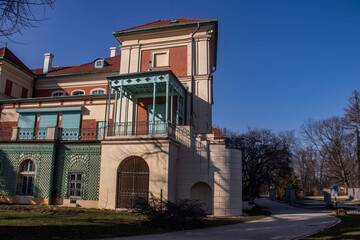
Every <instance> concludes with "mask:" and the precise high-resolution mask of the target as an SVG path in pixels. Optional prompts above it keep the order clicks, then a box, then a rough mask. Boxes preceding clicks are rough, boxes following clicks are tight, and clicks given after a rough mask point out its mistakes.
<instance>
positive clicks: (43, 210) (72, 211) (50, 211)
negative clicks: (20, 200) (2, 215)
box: [0, 205, 84, 215]
mask: <svg viewBox="0 0 360 240" xmlns="http://www.w3.org/2000/svg"><path fill="white" fill-rule="evenodd" d="M0 210H8V211H21V212H37V213H46V214H53V215H75V214H78V213H83V212H84V211H83V210H78V209H60V208H50V207H48V208H46V207H27V206H21V205H0Z"/></svg>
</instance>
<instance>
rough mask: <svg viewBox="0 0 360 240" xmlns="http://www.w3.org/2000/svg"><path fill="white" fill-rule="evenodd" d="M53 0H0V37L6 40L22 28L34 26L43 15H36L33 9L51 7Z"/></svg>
mask: <svg viewBox="0 0 360 240" xmlns="http://www.w3.org/2000/svg"><path fill="white" fill-rule="evenodd" d="M54 3H55V0H1V1H0V15H1V18H0V37H3V38H5V39H6V40H8V41H12V40H11V36H12V35H14V34H16V33H21V32H22V31H23V30H24V29H26V28H29V27H35V26H37V25H38V23H39V22H40V21H43V20H46V18H45V17H37V16H36V15H37V14H35V11H36V10H37V9H38V8H42V9H43V10H44V11H45V9H46V8H47V7H51V8H52V7H53V5H54Z"/></svg>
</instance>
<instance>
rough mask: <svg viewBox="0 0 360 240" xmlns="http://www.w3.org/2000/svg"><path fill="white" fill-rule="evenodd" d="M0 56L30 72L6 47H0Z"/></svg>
mask: <svg viewBox="0 0 360 240" xmlns="http://www.w3.org/2000/svg"><path fill="white" fill-rule="evenodd" d="M0 58H5V59H6V60H8V61H9V62H11V63H13V64H15V65H16V66H18V67H19V68H21V69H23V70H24V71H26V72H28V73H31V74H32V72H31V70H30V69H29V68H28V67H27V66H26V65H25V64H24V63H23V62H22V61H20V59H19V58H17V57H16V56H15V54H13V53H12V52H11V51H10V50H9V49H8V48H7V47H2V48H0Z"/></svg>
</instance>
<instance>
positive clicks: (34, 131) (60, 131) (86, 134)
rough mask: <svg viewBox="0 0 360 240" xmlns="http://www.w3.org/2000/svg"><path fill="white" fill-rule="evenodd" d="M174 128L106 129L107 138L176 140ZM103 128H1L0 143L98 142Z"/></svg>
mask: <svg viewBox="0 0 360 240" xmlns="http://www.w3.org/2000/svg"><path fill="white" fill-rule="evenodd" d="M181 129H182V128H181V126H176V125H173V124H170V123H166V122H163V121H158V122H121V123H115V124H111V126H109V127H108V129H107V130H108V134H107V136H108V137H112V138H113V137H119V138H120V139H121V138H123V137H129V136H132V137H136V136H152V137H155V136H162V137H164V136H165V137H171V138H173V139H176V138H177V137H178V136H179V133H180V131H181ZM104 132H105V127H100V128H59V127H54V126H51V127H47V128H19V127H13V128H3V129H0V141H100V140H103V139H104V135H105V134H104Z"/></svg>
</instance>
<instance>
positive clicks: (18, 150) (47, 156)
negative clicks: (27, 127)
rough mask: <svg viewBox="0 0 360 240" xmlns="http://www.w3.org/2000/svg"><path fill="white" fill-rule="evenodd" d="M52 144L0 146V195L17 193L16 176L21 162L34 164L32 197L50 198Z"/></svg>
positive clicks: (52, 165)
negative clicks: (27, 161)
mask: <svg viewBox="0 0 360 240" xmlns="http://www.w3.org/2000/svg"><path fill="white" fill-rule="evenodd" d="M54 149H55V148H54V144H0V158H1V163H2V169H1V173H0V195H5V196H11V195H15V194H16V191H17V186H16V184H17V177H18V176H17V175H18V171H19V167H20V165H21V163H22V162H24V161H25V160H27V159H30V160H32V161H33V162H34V164H35V179H34V190H33V194H32V195H33V196H35V197H43V198H50V197H51V189H52V182H53V169H54V154H55V152H54Z"/></svg>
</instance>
